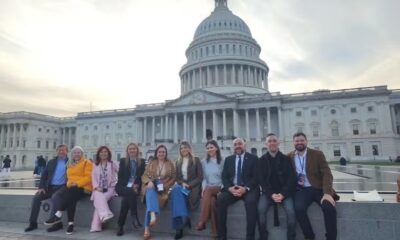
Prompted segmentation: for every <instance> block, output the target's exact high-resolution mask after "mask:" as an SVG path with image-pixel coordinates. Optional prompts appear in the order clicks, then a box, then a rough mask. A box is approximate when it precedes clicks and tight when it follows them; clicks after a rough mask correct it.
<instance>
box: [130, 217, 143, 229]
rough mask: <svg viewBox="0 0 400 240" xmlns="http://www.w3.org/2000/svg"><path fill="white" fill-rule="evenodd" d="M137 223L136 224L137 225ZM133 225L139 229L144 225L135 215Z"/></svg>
mask: <svg viewBox="0 0 400 240" xmlns="http://www.w3.org/2000/svg"><path fill="white" fill-rule="evenodd" d="M135 222H136V223H135ZM132 224H133V228H134V229H137V228H138V227H142V224H141V223H140V221H139V218H138V215H137V214H135V215H134V216H132Z"/></svg>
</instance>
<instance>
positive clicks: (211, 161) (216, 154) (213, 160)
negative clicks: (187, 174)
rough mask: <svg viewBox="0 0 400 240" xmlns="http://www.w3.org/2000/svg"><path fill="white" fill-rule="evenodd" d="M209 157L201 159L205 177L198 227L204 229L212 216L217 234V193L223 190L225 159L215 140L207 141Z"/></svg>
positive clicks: (214, 230) (200, 229) (213, 228)
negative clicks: (222, 176) (222, 177)
mask: <svg viewBox="0 0 400 240" xmlns="http://www.w3.org/2000/svg"><path fill="white" fill-rule="evenodd" d="M206 148H207V157H206V159H203V160H202V161H201V165H202V167H203V174H204V179H203V182H202V184H201V185H202V189H203V190H202V193H201V196H202V199H201V212H200V219H199V222H198V224H197V227H196V229H197V230H198V231H202V230H204V229H205V228H206V223H207V221H208V219H210V218H211V226H212V234H213V235H214V236H216V235H217V206H216V203H217V194H218V193H219V192H220V191H221V186H222V179H221V173H222V169H223V160H222V157H221V150H220V149H219V146H218V143H217V142H216V141H215V140H211V141H208V142H207V143H206Z"/></svg>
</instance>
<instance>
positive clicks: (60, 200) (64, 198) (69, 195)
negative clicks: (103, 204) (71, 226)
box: [51, 187, 89, 222]
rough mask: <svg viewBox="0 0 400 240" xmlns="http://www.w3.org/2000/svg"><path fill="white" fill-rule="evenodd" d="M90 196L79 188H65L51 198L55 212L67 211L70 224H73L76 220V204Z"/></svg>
mask: <svg viewBox="0 0 400 240" xmlns="http://www.w3.org/2000/svg"><path fill="white" fill-rule="evenodd" d="M87 196H89V194H87V193H85V190H84V189H83V188H79V187H70V188H67V187H63V188H60V189H59V190H58V191H57V192H56V193H55V194H53V196H52V197H51V202H52V204H53V211H54V213H55V212H56V211H64V210H67V214H68V222H73V221H74V218H75V210H76V203H77V202H78V201H79V200H81V199H82V198H84V197H87Z"/></svg>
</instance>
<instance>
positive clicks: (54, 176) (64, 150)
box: [25, 144, 68, 232]
mask: <svg viewBox="0 0 400 240" xmlns="http://www.w3.org/2000/svg"><path fill="white" fill-rule="evenodd" d="M67 154H68V147H67V145H64V144H62V145H59V146H58V147H57V157H55V158H54V159H52V160H50V161H49V163H48V164H47V166H46V168H45V169H44V171H43V173H42V175H41V177H40V182H39V188H38V190H37V192H36V194H35V195H34V197H33V200H32V208H31V215H30V218H29V226H28V227H27V228H25V232H29V231H32V230H35V229H36V228H37V218H38V215H39V210H40V205H41V203H42V201H43V200H46V199H49V198H50V197H51V196H52V195H53V194H54V193H55V192H56V191H57V190H58V189H60V188H62V187H64V186H65V184H66V182H67V180H66V169H67V168H66V164H67V161H68V158H67ZM52 211H54V209H52ZM53 214H54V213H53Z"/></svg>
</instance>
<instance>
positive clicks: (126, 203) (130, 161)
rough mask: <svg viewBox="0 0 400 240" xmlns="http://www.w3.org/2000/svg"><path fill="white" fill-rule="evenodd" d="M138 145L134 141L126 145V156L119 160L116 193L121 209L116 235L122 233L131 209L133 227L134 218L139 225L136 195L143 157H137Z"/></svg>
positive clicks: (134, 225) (142, 168)
mask: <svg viewBox="0 0 400 240" xmlns="http://www.w3.org/2000/svg"><path fill="white" fill-rule="evenodd" d="M139 153H140V150H139V146H138V145H137V144H136V143H129V144H128V146H127V147H126V157H125V158H122V159H121V160H120V162H119V172H118V183H117V187H116V190H117V193H118V195H119V196H122V201H121V209H120V212H119V218H118V227H119V228H118V232H117V236H122V235H123V234H124V224H125V220H126V217H127V215H128V211H129V209H130V210H131V218H132V224H133V227H134V228H136V227H137V226H136V224H135V220H136V222H137V223H138V226H141V224H140V222H139V220H138V217H137V196H138V195H139V193H140V189H141V185H142V179H141V178H142V175H143V172H144V168H145V163H144V159H142V158H140V157H139Z"/></svg>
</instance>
